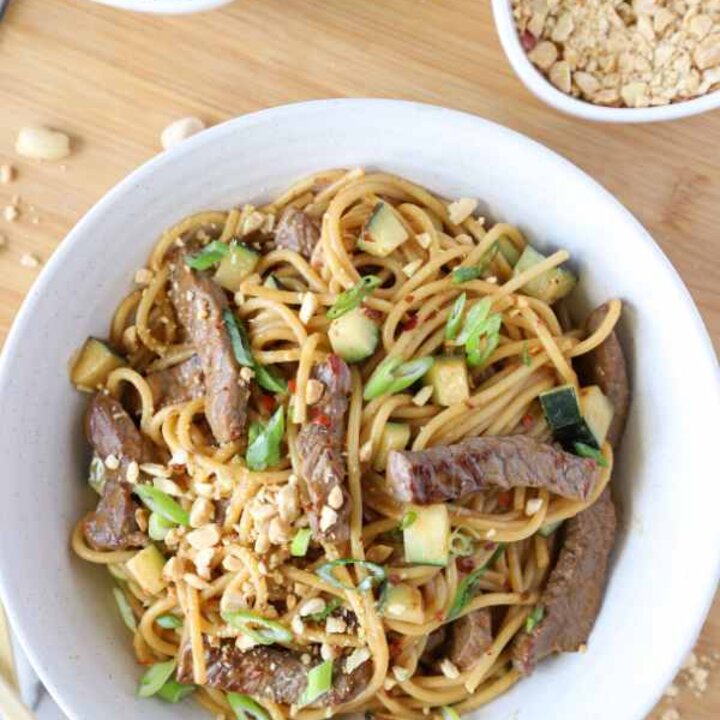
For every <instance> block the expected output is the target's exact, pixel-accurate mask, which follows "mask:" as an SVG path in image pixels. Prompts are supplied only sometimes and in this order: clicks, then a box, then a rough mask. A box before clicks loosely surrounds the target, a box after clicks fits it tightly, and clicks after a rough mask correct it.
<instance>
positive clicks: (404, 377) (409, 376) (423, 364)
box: [387, 355, 435, 395]
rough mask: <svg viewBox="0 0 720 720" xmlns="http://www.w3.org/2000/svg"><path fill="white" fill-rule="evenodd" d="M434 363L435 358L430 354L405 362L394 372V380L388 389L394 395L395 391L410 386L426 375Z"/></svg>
mask: <svg viewBox="0 0 720 720" xmlns="http://www.w3.org/2000/svg"><path fill="white" fill-rule="evenodd" d="M434 364H435V358H434V357H431V356H429V355H427V356H426V357H421V358H417V359H416V360H410V362H406V363H403V364H402V365H401V366H400V367H399V368H397V369H396V370H395V372H394V373H393V381H392V382H391V383H390V387H389V388H388V390H387V391H388V392H389V393H390V394H391V395H394V394H395V393H398V392H401V391H402V390H405V389H406V388H409V387H410V386H411V385H413V384H414V383H415V382H417V381H418V380H419V379H420V378H421V377H423V375H425V374H426V373H427V372H428V370H430V368H431V367H432V366H433V365H434Z"/></svg>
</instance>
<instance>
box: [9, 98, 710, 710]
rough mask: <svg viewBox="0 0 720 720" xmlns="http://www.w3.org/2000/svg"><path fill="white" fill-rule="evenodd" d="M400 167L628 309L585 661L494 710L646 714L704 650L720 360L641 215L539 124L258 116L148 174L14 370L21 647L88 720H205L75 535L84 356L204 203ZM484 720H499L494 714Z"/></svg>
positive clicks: (36, 303) (14, 533)
mask: <svg viewBox="0 0 720 720" xmlns="http://www.w3.org/2000/svg"><path fill="white" fill-rule="evenodd" d="M357 165H364V166H366V167H381V168H384V169H386V170H389V171H391V172H396V173H400V174H402V175H405V176H407V177H410V178H413V179H414V180H416V181H418V182H420V183H423V184H425V185H427V186H429V187H430V188H432V189H433V190H435V191H437V192H439V193H442V194H444V195H445V196H447V197H449V198H453V197H461V196H475V197H478V198H480V199H481V203H482V207H483V211H484V212H488V213H492V215H494V216H495V217H497V218H503V219H505V220H507V221H509V222H512V223H517V224H519V225H520V226H521V227H522V228H523V229H524V230H525V231H526V232H527V234H528V236H529V237H530V238H531V239H532V240H533V241H534V242H537V243H539V245H540V246H541V247H547V246H553V247H565V248H568V249H569V250H570V251H571V253H572V256H573V261H574V262H575V263H576V266H577V268H579V269H580V271H581V276H582V283H581V289H580V293H579V297H578V299H577V305H578V307H577V310H578V311H579V312H581V313H582V312H584V311H585V310H587V309H588V308H589V307H590V306H591V305H594V304H596V303H599V302H601V301H604V300H606V299H607V298H611V297H621V298H623V299H624V300H625V301H626V302H627V306H626V312H625V315H624V321H623V327H622V333H623V336H624V340H625V345H626V348H627V350H628V354H629V360H630V366H631V368H632V374H633V385H634V393H635V397H634V402H633V406H632V413H631V417H630V420H629V424H628V429H627V432H626V435H625V440H624V443H623V447H622V452H621V454H620V457H619V463H618V468H617V474H616V477H615V478H614V483H615V485H614V486H615V490H616V492H617V494H618V496H619V498H620V500H621V503H622V531H621V535H620V537H619V539H618V543H617V545H616V548H615V552H614V559H613V563H612V572H611V578H610V583H609V587H608V591H607V595H606V598H605V603H604V606H603V610H602V614H601V616H600V618H599V620H598V623H597V626H596V628H595V631H594V632H593V635H592V639H591V642H590V648H589V651H588V652H587V654H585V655H563V656H561V657H558V658H556V659H553V660H550V661H548V662H546V663H544V664H543V665H542V667H540V668H539V669H538V670H537V672H536V673H535V674H534V675H533V676H532V677H531V678H530V679H528V680H526V681H524V682H521V683H519V684H518V685H517V687H516V688H514V689H513V690H512V691H511V692H510V693H508V694H507V695H506V696H504V697H502V698H501V699H499V700H498V701H497V702H495V703H494V704H492V705H491V706H489V707H488V708H487V709H486V710H483V711H482V713H481V716H482V717H483V718H485V719H487V720H501V719H502V720H505V719H506V718H508V719H509V718H514V720H548V718H552V719H553V720H577V718H583V720H592V719H593V718H598V719H600V718H602V719H603V720H605V719H606V718H613V720H639V719H640V718H642V717H644V715H645V713H646V711H647V710H648V709H649V708H650V706H651V705H652V703H653V701H654V700H655V699H656V698H657V697H658V696H659V695H660V694H661V692H662V689H663V688H664V686H665V684H666V683H667V682H668V681H669V680H670V679H671V677H672V676H673V673H674V671H675V670H676V668H677V667H678V665H679V663H680V662H681V660H682V659H683V657H684V656H685V654H686V652H687V651H688V650H689V649H690V647H691V645H692V643H693V641H694V639H695V637H696V635H697V633H698V631H699V628H700V625H701V622H702V620H703V617H704V616H705V613H706V611H707V609H708V606H709V603H710V600H711V597H712V595H713V592H714V590H715V587H716V583H717V580H718V570H719V569H720V524H718V523H717V508H718V507H720V483H717V482H716V478H715V475H716V474H717V473H716V472H715V470H714V468H715V467H716V464H717V460H716V457H717V438H716V430H717V417H718V411H719V410H720V402H719V392H718V378H717V374H716V371H717V368H716V364H715V357H714V353H713V350H712V347H711V344H710V342H709V340H708V337H707V335H706V332H705V329H704V327H703V325H702V322H701V320H700V317H699V316H698V313H697V311H696V310H695V308H694V307H693V304H692V302H691V300H690V297H689V295H688V293H687V291H686V290H685V288H684V286H683V284H682V282H681V281H680V279H679V278H678V276H677V275H676V274H675V272H674V270H673V268H672V267H671V265H670V264H669V262H668V261H667V260H666V258H665V257H664V256H663V254H662V253H661V252H660V250H659V249H658V247H657V246H656V245H655V244H654V243H653V241H652V240H651V238H650V237H649V236H648V234H647V233H646V232H645V230H643V228H642V227H641V226H640V225H639V224H638V223H637V221H636V220H635V219H634V218H633V217H632V216H631V215H630V214H629V213H628V211H627V210H625V209H624V208H623V207H622V206H621V205H620V204H619V203H618V202H617V201H616V200H614V199H613V198H612V197H611V196H610V195H609V194H608V193H607V192H606V191H605V190H603V189H602V188H601V187H600V186H599V185H598V184H597V183H595V182H594V181H593V180H591V179H590V178H589V177H588V176H587V175H585V174H583V173H582V172H581V171H580V170H578V169H577V168H576V167H574V166H573V165H571V164H570V163H569V162H567V161H566V160H564V159H563V158H561V157H559V156H558V155H555V154H554V153H552V152H550V151H549V150H546V149H545V148H543V147H541V146H540V145H538V144H536V143H535V142H533V141H531V140H529V139H528V138H526V137H523V136H522V135H518V134H516V133H514V132H511V131H509V130H506V129H504V128H502V127H499V126H497V125H494V124H492V123H489V122H486V121H484V120H480V119H478V118H476V117H472V116H470V115H465V114H461V113H457V112H453V111H450V110H444V109H441V108H436V107H430V106H423V105H416V104H410V103H403V102H393V101H384V100H337V101H324V102H312V103H303V104H299V105H291V106H287V107H281V108H276V109H273V110H267V111H265V112H260V113H256V114H253V115H248V116H245V117H241V118H238V119H237V120H233V121H232V122H228V123H225V124H224V125H220V126H218V127H215V128H212V129H210V130H208V131H205V132H203V133H201V134H199V135H197V136H195V137H193V138H191V139H190V140H188V141H186V142H185V143H183V144H181V145H180V146H179V147H177V148H175V149H173V150H172V151H170V152H167V153H164V154H162V155H160V156H158V157H156V158H155V159H153V160H152V161H150V162H149V163H148V164H147V165H145V166H143V167H142V168H140V169H139V170H137V171H136V172H134V173H133V174H132V175H130V176H129V177H128V178H127V179H125V180H124V181H123V182H121V183H120V184H119V185H118V186H117V187H116V188H115V189H114V190H112V191H111V192H110V193H108V194H107V195H106V196H105V197H104V198H103V199H102V200H101V201H100V202H99V203H98V204H97V205H96V206H95V207H94V208H93V209H92V210H91V211H90V212H89V213H88V214H87V215H86V216H85V218H83V220H81V221H80V223H79V224H78V225H77V226H76V227H75V229H74V230H73V231H72V232H71V233H70V235H69V236H68V237H67V238H66V239H65V240H64V241H63V243H62V245H61V246H60V248H59V249H58V250H57V251H56V253H55V254H54V255H53V257H52V258H51V260H50V261H49V262H48V264H47V266H46V267H45V269H44V270H43V272H42V275H41V276H40V278H39V279H38V280H37V282H36V283H35V285H34V287H33V289H32V290H31V292H30V293H29V295H28V298H27V300H26V301H25V304H24V305H23V308H22V310H21V312H20V314H19V315H18V317H17V319H16V321H15V324H14V326H13V329H12V332H11V334H10V337H9V339H8V341H7V345H6V347H5V350H4V353H3V358H2V365H1V366H0V403H1V407H2V409H3V424H2V432H1V433H0V463H1V464H2V468H3V475H2V481H1V482H2V499H3V501H2V503H1V504H0V573H1V575H0V577H1V580H2V582H1V586H2V593H3V597H4V599H5V601H6V604H7V607H8V610H9V613H10V617H11V621H12V623H13V625H14V627H15V628H16V630H17V632H18V635H19V637H20V640H21V642H22V644H23V646H24V648H25V649H26V650H27V653H28V655H29V657H30V659H31V661H32V662H33V663H34V666H35V668H36V669H37V671H38V673H39V674H40V676H41V678H42V679H43V681H44V682H45V683H46V684H47V686H48V688H49V689H50V691H51V692H52V694H53V695H54V696H55V698H56V699H57V701H58V702H59V704H60V705H61V706H62V708H63V709H64V711H65V712H66V713H67V715H68V717H69V718H71V719H72V720H97V719H98V718H103V720H105V719H106V718H107V719H109V720H115V719H117V718H136V717H143V718H144V720H166V719H167V720H169V719H170V718H198V719H199V718H201V717H203V714H202V712H201V711H200V710H199V709H197V708H196V706H195V705H194V704H192V703H190V704H184V705H181V706H180V707H176V706H169V705H165V704H163V703H162V702H160V701H154V700H149V701H148V700H138V699H136V697H135V687H136V683H137V679H138V676H139V675H140V668H139V667H138V666H137V665H136V663H135V661H134V659H133V654H132V651H131V648H130V639H129V636H128V633H127V631H126V630H125V628H124V627H123V625H122V623H121V621H120V619H119V617H118V614H117V611H116V609H115V607H114V604H113V600H112V598H111V593H110V582H109V578H108V577H107V575H106V573H105V571H104V570H101V569H98V568H96V567H92V566H90V565H88V564H86V563H84V562H81V561H79V560H78V559H77V558H75V557H74V556H73V555H72V554H71V552H70V550H69V547H68V537H69V535H70V531H71V528H72V527H73V524H74V523H75V522H76V521H77V519H78V518H79V517H80V516H81V515H82V514H83V513H84V512H85V511H86V510H87V509H88V508H89V507H91V503H92V492H91V491H89V490H88V489H87V488H86V485H85V475H86V463H87V460H88V449H87V447H86V445H85V441H84V439H83V435H82V430H81V416H82V413H83V409H84V406H85V405H86V403H87V397H86V396H81V395H79V394H78V393H76V392H75V391H74V390H73V389H72V388H71V386H70V383H69V381H68V379H67V374H66V373H67V364H68V359H69V358H70V356H71V354H72V352H73V350H74V349H75V348H76V347H77V346H78V345H79V344H80V343H81V342H82V341H83V339H84V338H85V337H86V336H87V335H89V334H99V335H104V334H106V333H107V328H108V324H109V320H110V317H111V313H112V311H113V309H114V308H115V306H116V304H117V302H118V300H119V299H120V298H121V297H122V296H123V295H124V294H125V293H126V292H127V290H128V287H129V286H130V283H131V278H132V276H133V273H134V270H135V269H136V268H137V267H139V266H141V265H142V264H143V263H144V261H145V258H146V256H147V254H148V251H149V249H150V247H151V245H152V244H153V241H154V240H155V238H156V237H157V236H158V235H159V233H160V232H161V231H162V230H163V229H164V228H166V227H167V226H169V225H170V224H172V223H174V222H175V221H176V220H178V219H179V218H182V217H183V216H184V215H186V214H188V213H191V212H194V211H196V210H200V209H201V208H208V207H218V208H224V207H228V206H230V205H231V204H233V203H239V202H248V201H249V202H254V201H258V200H260V199H263V198H264V199H267V198H269V197H272V196H273V194H274V193H276V192H278V191H279V190H281V189H282V188H285V187H286V186H287V185H288V184H289V183H291V182H292V181H294V180H296V179H297V178H299V177H301V176H303V175H305V174H306V173H309V172H311V171H315V170H319V169H321V168H329V167H342V166H345V167H353V166H357ZM479 715H480V714H479Z"/></svg>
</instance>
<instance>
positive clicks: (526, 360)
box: [522, 340, 532, 367]
mask: <svg viewBox="0 0 720 720" xmlns="http://www.w3.org/2000/svg"><path fill="white" fill-rule="evenodd" d="M522 364H523V365H525V367H530V365H532V359H531V358H530V351H529V350H528V344H527V340H526V341H525V342H524V343H523V348H522Z"/></svg>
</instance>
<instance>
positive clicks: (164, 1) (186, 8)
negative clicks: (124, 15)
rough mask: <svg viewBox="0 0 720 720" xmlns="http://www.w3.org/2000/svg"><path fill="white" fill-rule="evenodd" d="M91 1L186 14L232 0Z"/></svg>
mask: <svg viewBox="0 0 720 720" xmlns="http://www.w3.org/2000/svg"><path fill="white" fill-rule="evenodd" d="M92 2H96V3H99V4H100V5H110V6H111V7H116V8H120V9H121V10H133V11H135V12H143V13H149V14H152V15H188V14H189V13H197V12H203V11H205V10H214V9H215V8H218V7H221V6H222V5H229V4H230V3H231V2H233V0H92Z"/></svg>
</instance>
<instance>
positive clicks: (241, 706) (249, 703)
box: [226, 692, 270, 720]
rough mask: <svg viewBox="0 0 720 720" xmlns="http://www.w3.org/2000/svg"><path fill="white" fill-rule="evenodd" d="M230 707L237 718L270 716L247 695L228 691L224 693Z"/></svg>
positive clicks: (266, 719) (267, 718) (257, 719)
mask: <svg viewBox="0 0 720 720" xmlns="http://www.w3.org/2000/svg"><path fill="white" fill-rule="evenodd" d="M226 697H227V701H228V702H229V703H230V707H231V708H232V710H233V712H234V713H235V717H236V718H237V720H249V718H253V719H254V720H270V716H269V715H268V714H267V712H266V711H265V710H263V708H262V707H261V706H260V705H258V704H257V703H256V702H255V701H254V700H253V699H252V698H251V697H250V696H249V695H240V693H233V692H231V693H228V694H227V695H226Z"/></svg>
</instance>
